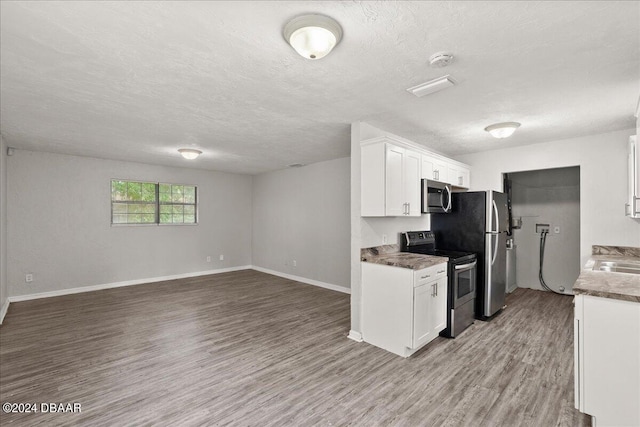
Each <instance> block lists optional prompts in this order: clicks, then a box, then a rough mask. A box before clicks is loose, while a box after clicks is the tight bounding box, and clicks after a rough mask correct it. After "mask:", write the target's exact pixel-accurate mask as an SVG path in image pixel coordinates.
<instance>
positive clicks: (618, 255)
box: [573, 246, 640, 303]
mask: <svg viewBox="0 0 640 427" xmlns="http://www.w3.org/2000/svg"><path fill="white" fill-rule="evenodd" d="M592 253H593V255H592V256H591V258H590V259H589V261H587V263H586V264H585V266H584V267H583V269H582V271H581V272H580V276H579V277H578V280H576V283H575V284H574V285H573V292H574V293H575V294H576V295H581V294H582V295H591V296H596V297H603V298H612V299H618V300H622V301H632V302H638V303H640V274H628V273H613V272H606V271H598V270H596V271H594V270H593V266H594V264H595V263H596V261H598V260H604V261H618V262H625V261H627V262H628V261H631V262H640V248H633V247H624V246H593V250H592Z"/></svg>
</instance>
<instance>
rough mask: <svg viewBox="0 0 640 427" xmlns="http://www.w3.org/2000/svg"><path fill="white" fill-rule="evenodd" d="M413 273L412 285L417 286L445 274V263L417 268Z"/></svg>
mask: <svg viewBox="0 0 640 427" xmlns="http://www.w3.org/2000/svg"><path fill="white" fill-rule="evenodd" d="M413 274H414V276H413V277H414V280H413V286H414V287H417V286H420V285H424V284H425V283H429V282H432V281H434V280H436V279H438V278H440V277H443V276H446V275H447V263H446V262H444V263H442V264H438V265H434V266H432V267H428V268H424V269H422V270H417V271H416V272H415V273H413Z"/></svg>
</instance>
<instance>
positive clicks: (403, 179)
mask: <svg viewBox="0 0 640 427" xmlns="http://www.w3.org/2000/svg"><path fill="white" fill-rule="evenodd" d="M390 141H391V140H390V139H389V138H376V139H375V140H369V141H367V143H366V144H365V143H363V145H362V147H361V157H362V165H361V189H362V194H361V202H362V205H361V210H362V216H420V213H421V209H420V197H421V195H420V154H419V153H417V152H415V151H413V150H410V149H407V148H405V147H402V146H399V145H396V144H392V143H390Z"/></svg>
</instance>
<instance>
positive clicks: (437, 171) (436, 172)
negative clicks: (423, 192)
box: [433, 169, 440, 179]
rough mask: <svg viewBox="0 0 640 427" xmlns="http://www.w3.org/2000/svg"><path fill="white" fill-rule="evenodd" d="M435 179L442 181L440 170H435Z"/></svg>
mask: <svg viewBox="0 0 640 427" xmlns="http://www.w3.org/2000/svg"><path fill="white" fill-rule="evenodd" d="M433 179H440V171H439V170H438V169H434V170H433Z"/></svg>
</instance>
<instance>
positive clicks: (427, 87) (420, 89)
mask: <svg viewBox="0 0 640 427" xmlns="http://www.w3.org/2000/svg"><path fill="white" fill-rule="evenodd" d="M454 84H456V81H455V80H453V78H452V77H451V76H450V75H448V74H447V75H446V76H442V77H438V78H437V79H433V80H430V81H428V82H426V83H422V84H419V85H418V86H414V87H410V88H409V89H407V92H411V93H412V94H414V95H415V96H417V97H418V98H419V97H421V96H425V95H429V94H431V93H434V92H438V91H439V90H442V89H446V88H448V87H451V86H453V85H454Z"/></svg>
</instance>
